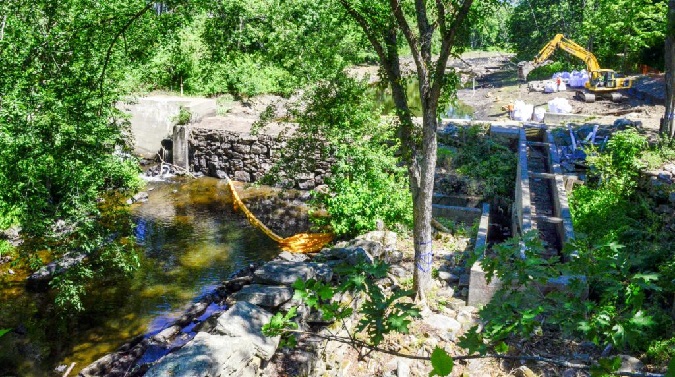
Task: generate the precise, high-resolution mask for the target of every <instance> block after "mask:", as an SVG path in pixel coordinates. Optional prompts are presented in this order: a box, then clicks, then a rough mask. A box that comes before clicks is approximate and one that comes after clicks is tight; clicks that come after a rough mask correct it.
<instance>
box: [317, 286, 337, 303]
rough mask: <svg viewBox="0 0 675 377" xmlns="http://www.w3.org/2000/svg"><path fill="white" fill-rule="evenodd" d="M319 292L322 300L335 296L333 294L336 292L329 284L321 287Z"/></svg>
mask: <svg viewBox="0 0 675 377" xmlns="http://www.w3.org/2000/svg"><path fill="white" fill-rule="evenodd" d="M317 293H318V294H319V297H320V298H321V299H322V300H328V299H331V298H332V297H333V295H334V294H335V292H334V290H333V288H332V287H330V286H328V285H324V286H322V287H321V288H319V291H318V292H317Z"/></svg>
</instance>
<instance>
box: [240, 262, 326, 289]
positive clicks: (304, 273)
mask: <svg viewBox="0 0 675 377" xmlns="http://www.w3.org/2000/svg"><path fill="white" fill-rule="evenodd" d="M253 274H254V277H253V280H254V281H255V282H256V283H261V284H270V285H292V284H293V283H295V281H296V280H298V279H300V280H305V281H306V280H309V279H319V278H321V280H324V281H328V280H330V279H331V278H332V275H333V273H332V271H331V270H330V268H328V267H327V266H326V265H324V264H319V263H303V262H285V261H273V262H268V263H266V264H265V265H263V266H262V267H261V268H259V269H257V270H256V271H255V272H254V273H253Z"/></svg>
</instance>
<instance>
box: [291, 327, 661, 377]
mask: <svg viewBox="0 0 675 377" xmlns="http://www.w3.org/2000/svg"><path fill="white" fill-rule="evenodd" d="M284 331H285V332H287V333H294V334H300V335H309V336H314V337H317V338H321V339H324V340H332V341H336V342H340V343H343V344H348V345H350V346H352V347H354V348H355V349H356V347H364V348H368V349H370V350H372V351H376V352H381V353H385V354H387V355H392V356H398V357H405V358H406V359H411V360H423V361H430V360H431V357H430V356H417V355H411V354H407V353H402V352H398V351H394V350H390V349H386V348H381V347H378V346H374V345H372V344H369V343H367V342H364V341H362V340H358V339H355V338H347V337H344V336H338V335H334V334H332V333H329V334H318V333H314V332H309V331H304V330H290V329H287V330H284ZM450 357H452V359H453V360H473V359H497V360H513V361H532V362H538V363H546V364H550V365H555V366H559V367H564V368H573V369H580V370H589V369H590V368H591V366H590V365H587V364H577V363H572V362H569V361H565V360H557V359H552V358H548V357H541V356H527V355H525V356H513V355H501V354H496V353H493V354H485V355H481V354H473V355H450ZM614 374H616V375H618V376H627V377H665V375H664V374H660V373H649V372H645V373H639V372H614Z"/></svg>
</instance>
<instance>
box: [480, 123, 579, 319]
mask: <svg viewBox="0 0 675 377" xmlns="http://www.w3.org/2000/svg"><path fill="white" fill-rule="evenodd" d="M490 134H491V135H499V136H503V137H507V138H512V139H517V140H518V168H517V173H516V182H515V187H514V190H515V201H514V207H513V220H512V230H513V234H518V235H522V234H524V233H526V232H529V231H532V230H535V231H537V232H538V233H539V236H540V238H541V240H542V241H543V243H544V246H545V252H544V253H545V254H544V255H543V257H545V258H551V257H562V249H563V246H564V245H565V243H566V242H567V241H569V240H570V239H572V238H574V229H573V226H572V218H571V216H570V211H569V206H568V201H567V193H566V191H565V187H564V183H563V182H564V181H563V174H562V169H561V167H560V158H559V156H558V153H557V149H556V147H555V144H554V143H553V136H552V135H551V133H550V132H549V130H548V128H547V127H546V126H544V125H539V124H537V125H525V126H522V127H513V126H493V127H491V129H490ZM486 217H487V218H486ZM484 223H485V224H488V223H489V210H488V211H487V212H486V211H483V213H482V217H481V231H479V233H478V236H477V240H476V243H475V245H476V246H475V247H476V252H483V253H489V246H490V245H489V244H488V243H487V238H488V233H487V229H488V228H485V231H484V232H483V228H482V224H484ZM484 255H485V254H484ZM521 257H524V256H521ZM561 260H562V258H561ZM562 262H564V260H562ZM567 280H569V279H565V278H564V277H561V278H560V279H556V281H551V282H550V284H551V285H553V286H559V285H560V281H567ZM501 285H502V283H501V282H500V281H499V280H498V279H496V278H494V279H492V281H491V282H490V283H489V284H488V282H487V279H486V274H485V271H483V269H482V267H481V265H480V261H478V262H476V263H475V264H474V265H473V266H472V268H471V272H470V279H469V296H468V299H467V304H468V305H471V306H478V307H480V306H483V305H485V304H487V303H488V302H490V300H491V299H492V297H493V296H494V294H495V292H496V291H497V290H498V289H499V287H500V286H501Z"/></svg>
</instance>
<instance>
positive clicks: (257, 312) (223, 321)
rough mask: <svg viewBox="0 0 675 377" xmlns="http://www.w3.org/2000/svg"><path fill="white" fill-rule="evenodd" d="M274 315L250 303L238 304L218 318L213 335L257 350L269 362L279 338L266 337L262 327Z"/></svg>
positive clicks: (257, 353)
mask: <svg viewBox="0 0 675 377" xmlns="http://www.w3.org/2000/svg"><path fill="white" fill-rule="evenodd" d="M271 317H272V314H271V313H269V312H268V311H266V310H265V309H262V308H260V307H259V306H256V305H253V304H249V303H248V302H237V303H236V304H234V305H233V306H232V308H230V310H228V311H226V312H225V313H223V314H221V315H220V317H218V321H217V322H216V326H215V327H214V328H213V330H211V333H213V334H218V335H226V336H229V337H233V338H240V339H237V341H238V342H241V343H245V344H247V345H248V346H249V347H251V346H252V347H253V348H254V349H255V350H256V355H257V356H259V357H261V358H262V359H264V360H269V359H270V358H272V355H274V352H275V351H276V349H277V346H278V345H279V337H278V336H276V337H266V336H264V335H263V334H262V327H263V325H265V324H266V323H268V322H269V320H270V318H271Z"/></svg>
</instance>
